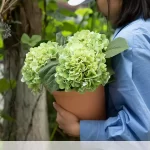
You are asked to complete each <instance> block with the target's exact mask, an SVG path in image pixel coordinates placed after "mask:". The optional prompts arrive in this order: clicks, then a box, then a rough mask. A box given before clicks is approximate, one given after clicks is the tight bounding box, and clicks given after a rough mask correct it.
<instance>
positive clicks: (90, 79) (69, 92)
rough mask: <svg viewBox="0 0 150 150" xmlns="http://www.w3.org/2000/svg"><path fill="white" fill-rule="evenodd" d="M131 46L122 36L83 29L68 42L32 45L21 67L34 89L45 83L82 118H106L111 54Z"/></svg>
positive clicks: (25, 78) (62, 103)
mask: <svg viewBox="0 0 150 150" xmlns="http://www.w3.org/2000/svg"><path fill="white" fill-rule="evenodd" d="M126 49H128V45H127V43H126V41H125V40H124V39H123V38H118V39H116V40H114V41H112V42H109V40H108V39H107V38H106V36H105V35H103V34H99V33H95V32H90V31H89V30H82V31H80V32H77V33H75V34H74V35H73V36H70V37H68V39H67V42H66V43H65V44H62V45H61V44H58V43H55V42H50V41H49V42H48V43H42V44H40V46H38V47H34V48H31V49H30V52H29V53H28V54H27V57H26V60H25V65H24V67H23V69H22V74H23V80H22V81H25V82H26V83H27V85H28V87H29V88H31V89H32V90H33V92H38V91H39V90H40V89H41V86H42V85H44V86H45V87H46V89H47V90H48V91H50V92H51V93H52V94H53V96H54V97H55V99H56V102H57V103H58V104H59V105H60V106H61V107H63V108H64V109H66V110H68V111H70V112H72V113H73V114H75V115H76V116H77V117H79V118H80V119H84V120H97V119H105V93H104V86H105V85H106V84H107V83H109V80H110V77H111V75H112V74H113V73H114V72H113V71H112V69H111V64H110V63H109V62H110V58H111V57H113V56H115V55H117V54H119V53H120V52H122V51H124V50H126Z"/></svg>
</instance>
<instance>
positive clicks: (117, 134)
mask: <svg viewBox="0 0 150 150" xmlns="http://www.w3.org/2000/svg"><path fill="white" fill-rule="evenodd" d="M139 45H140V44H139ZM147 46H148V47H147V48H146V47H140V46H139V47H133V48H130V49H129V50H126V51H124V52H123V53H121V54H119V55H117V56H115V57H114V58H113V60H112V61H113V63H112V64H113V68H114V71H115V78H116V81H115V82H114V83H112V84H110V85H109V97H110V100H111V101H112V103H113V104H114V107H115V109H116V110H117V112H118V114H117V115H116V116H115V117H110V118H108V119H107V120H105V121H100V120H99V121H90V120H89V121H87V120H81V121H80V140H81V141H149V140H150V44H149V45H147ZM110 111H111V110H110Z"/></svg>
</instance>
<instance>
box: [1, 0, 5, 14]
mask: <svg viewBox="0 0 150 150" xmlns="http://www.w3.org/2000/svg"><path fill="white" fill-rule="evenodd" d="M4 6H5V0H2V5H1V7H0V14H1V13H2V10H3V8H4Z"/></svg>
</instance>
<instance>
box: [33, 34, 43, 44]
mask: <svg viewBox="0 0 150 150" xmlns="http://www.w3.org/2000/svg"><path fill="white" fill-rule="evenodd" d="M41 39H42V38H41V36H40V35H32V37H31V41H32V42H33V41H34V43H38V42H39V41H41Z"/></svg>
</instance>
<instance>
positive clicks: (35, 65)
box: [21, 41, 61, 93]
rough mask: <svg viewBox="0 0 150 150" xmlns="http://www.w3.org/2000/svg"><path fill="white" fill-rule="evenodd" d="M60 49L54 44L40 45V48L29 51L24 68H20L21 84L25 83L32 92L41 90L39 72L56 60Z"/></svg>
mask: <svg viewBox="0 0 150 150" xmlns="http://www.w3.org/2000/svg"><path fill="white" fill-rule="evenodd" d="M60 49H61V47H60V46H59V45H58V44H57V43H55V42H50V41H49V42H48V43H41V44H40V46H38V47H34V48H31V49H30V52H28V53H27V54H26V59H25V63H24V66H23V68H22V75H23V77H22V80H21V81H22V82H26V84H27V85H28V87H29V88H31V89H32V90H33V92H35V93H36V92H39V90H40V89H41V80H40V77H39V71H40V69H41V68H42V67H44V66H45V65H46V64H47V62H48V61H49V60H50V59H52V58H56V57H57V55H58V51H59V50H60Z"/></svg>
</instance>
